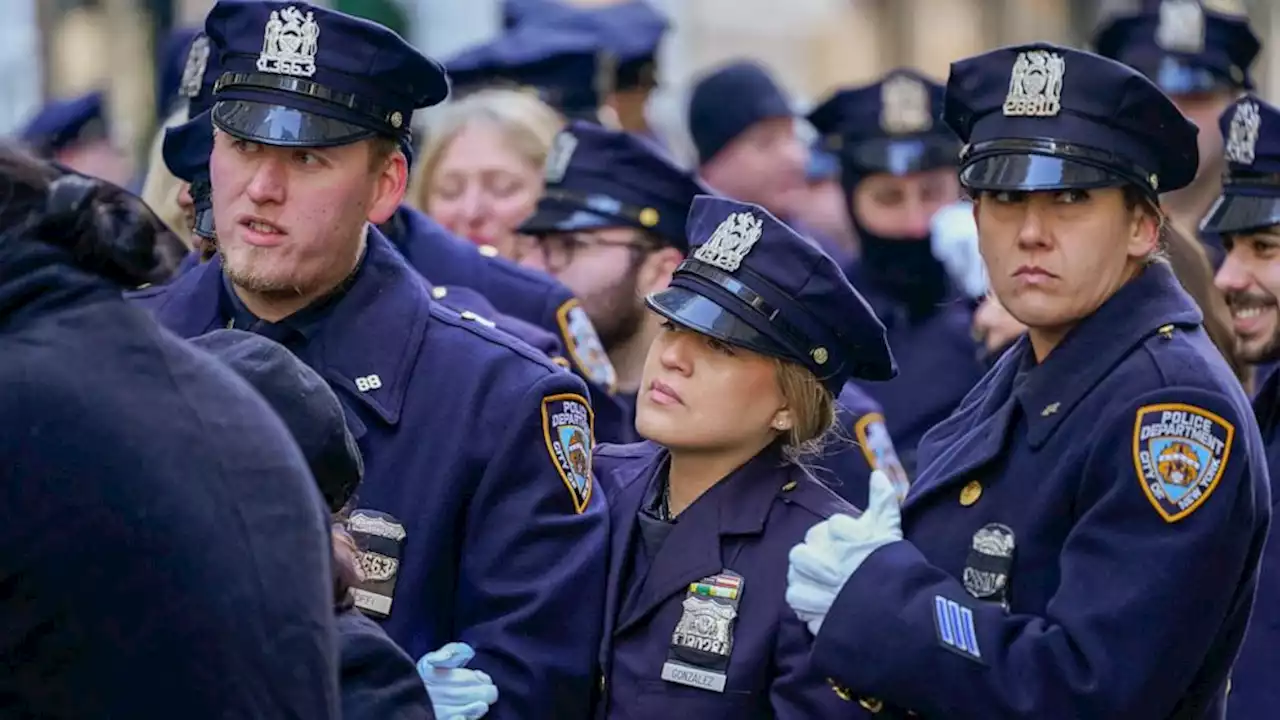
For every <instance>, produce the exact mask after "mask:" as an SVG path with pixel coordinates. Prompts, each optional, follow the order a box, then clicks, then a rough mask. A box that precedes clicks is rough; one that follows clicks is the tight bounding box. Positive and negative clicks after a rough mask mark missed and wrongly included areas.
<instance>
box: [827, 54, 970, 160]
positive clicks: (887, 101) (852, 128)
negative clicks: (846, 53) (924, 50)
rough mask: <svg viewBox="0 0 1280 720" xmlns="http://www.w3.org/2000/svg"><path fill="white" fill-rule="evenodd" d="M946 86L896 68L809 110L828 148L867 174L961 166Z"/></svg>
mask: <svg viewBox="0 0 1280 720" xmlns="http://www.w3.org/2000/svg"><path fill="white" fill-rule="evenodd" d="M942 102H943V89H942V86H941V85H939V84H938V83H936V82H933V81H932V80H930V79H929V78H927V77H925V76H923V75H921V74H920V73H918V72H915V71H913V70H907V69H898V70H894V71H892V72H890V73H888V74H887V75H885V76H884V77H883V78H882V79H881V80H880V81H878V82H875V83H872V84H870V85H866V86H863V87H859V88H850V89H846V90H839V91H837V92H836V93H835V94H834V95H832V96H831V97H830V98H828V99H827V100H826V101H825V102H823V103H822V104H821V105H819V106H818V107H817V108H816V109H814V110H813V112H811V113H809V122H810V124H812V125H813V127H814V128H815V129H816V130H817V131H818V132H819V133H821V134H822V136H823V139H824V142H825V144H826V147H827V148H828V149H829V150H831V151H833V152H836V153H838V154H839V155H840V157H841V159H842V161H843V162H844V163H845V164H847V165H848V166H850V167H851V168H852V169H854V170H856V171H857V172H859V173H862V174H871V173H890V174H893V175H906V174H908V173H913V172H920V171H923V170H933V169H936V168H943V167H955V165H956V162H957V158H956V156H957V155H958V154H959V152H960V142H959V141H958V140H956V136H955V134H954V133H952V132H951V130H950V129H949V128H947V126H946V125H945V124H944V123H943V122H942Z"/></svg>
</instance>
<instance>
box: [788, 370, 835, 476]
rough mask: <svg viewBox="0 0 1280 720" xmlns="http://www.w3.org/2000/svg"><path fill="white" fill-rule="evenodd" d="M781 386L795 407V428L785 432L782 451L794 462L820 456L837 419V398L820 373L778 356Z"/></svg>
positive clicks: (790, 405)
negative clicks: (825, 384)
mask: <svg viewBox="0 0 1280 720" xmlns="http://www.w3.org/2000/svg"><path fill="white" fill-rule="evenodd" d="M774 368H775V370H776V371H777V378H778V387H779V389H781V391H782V397H783V398H784V399H785V400H786V401H787V407H788V408H789V409H790V410H791V428H790V429H788V430H786V431H785V432H783V433H782V451H783V453H784V454H785V455H786V457H787V459H788V460H790V461H792V462H793V463H797V464H799V463H800V458H802V457H817V456H819V455H821V454H822V451H823V446H824V444H825V443H826V441H827V438H828V437H829V436H830V434H831V432H832V428H834V427H835V423H836V399H835V397H834V396H833V395H832V394H831V391H830V390H828V389H827V388H826V387H825V386H824V385H823V384H822V382H821V381H819V380H818V377H817V376H816V375H814V374H813V372H811V371H810V370H809V369H808V368H806V367H804V366H802V365H800V364H799V363H794V362H790V361H788V360H782V359H779V358H774Z"/></svg>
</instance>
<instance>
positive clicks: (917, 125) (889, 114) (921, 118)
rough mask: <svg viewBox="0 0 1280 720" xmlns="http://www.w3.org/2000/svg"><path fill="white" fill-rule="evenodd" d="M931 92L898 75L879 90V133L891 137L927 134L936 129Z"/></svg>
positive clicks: (905, 76)
mask: <svg viewBox="0 0 1280 720" xmlns="http://www.w3.org/2000/svg"><path fill="white" fill-rule="evenodd" d="M929 110H930V108H929V91H928V90H927V89H926V88H925V86H924V83H922V82H920V81H919V80H917V79H916V78H913V77H911V76H909V75H897V76H894V77H892V78H890V79H888V80H886V81H884V84H883V85H881V86H880V129H882V130H884V131H885V132H887V133H889V134H890V135H905V134H907V133H917V132H924V131H925V130H928V129H929V128H930V127H932V126H933V117H932V116H931V114H930V112H929Z"/></svg>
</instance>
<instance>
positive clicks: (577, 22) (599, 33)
mask: <svg viewBox="0 0 1280 720" xmlns="http://www.w3.org/2000/svg"><path fill="white" fill-rule="evenodd" d="M517 12H518V14H519V20H518V22H519V23H520V24H534V25H537V26H539V27H543V28H552V27H555V28H562V29H573V30H580V31H583V32H587V33H590V34H591V35H593V36H594V37H595V38H596V39H597V42H598V43H599V45H600V47H603V48H604V49H605V50H607V51H608V52H609V53H610V54H611V55H612V56H613V57H614V59H616V60H617V63H618V65H617V68H616V71H615V73H614V87H615V89H617V90H632V89H636V88H649V87H652V86H653V85H654V84H655V83H656V81H657V55H658V46H659V44H661V42H662V37H663V35H665V34H666V32H667V28H668V27H669V25H670V24H669V23H668V21H667V18H666V17H665V16H663V15H662V13H660V12H658V11H657V10H656V9H654V7H653V6H652V5H650V4H649V3H648V2H645V0H629V2H620V3H614V4H611V5H605V6H603V7H583V6H576V5H566V4H564V3H559V2H548V0H541V2H536V3H534V6H533V7H526V8H521V9H520V10H518V11H517Z"/></svg>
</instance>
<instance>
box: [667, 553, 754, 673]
mask: <svg viewBox="0 0 1280 720" xmlns="http://www.w3.org/2000/svg"><path fill="white" fill-rule="evenodd" d="M742 590H743V580H742V576H741V575H738V574H737V573H734V572H730V571H728V570H723V571H721V572H720V573H718V574H716V575H712V576H711V577H706V578H703V579H702V580H699V581H698V582H696V583H692V584H690V585H689V590H688V592H687V593H686V594H685V598H684V602H683V603H682V604H681V608H682V609H683V611H684V612H683V613H682V614H681V615H680V621H679V622H678V623H677V624H676V629H675V632H673V633H672V634H671V647H670V649H669V651H668V653H667V661H666V662H665V663H664V664H663V665H662V679H663V680H666V681H667V682H673V683H677V684H679V685H688V686H690V687H696V688H701V689H703V690H711V691H713V692H724V688H725V684H726V682H727V675H726V673H727V671H728V669H729V657H730V655H731V654H732V653H733V628H734V623H735V621H736V620H737V618H738V603H739V602H740V601H741V599H742Z"/></svg>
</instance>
